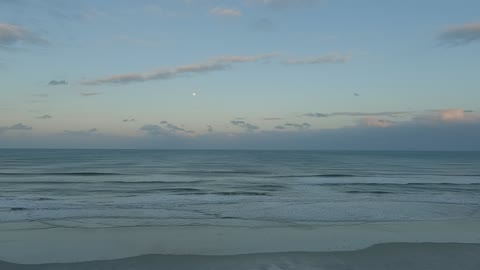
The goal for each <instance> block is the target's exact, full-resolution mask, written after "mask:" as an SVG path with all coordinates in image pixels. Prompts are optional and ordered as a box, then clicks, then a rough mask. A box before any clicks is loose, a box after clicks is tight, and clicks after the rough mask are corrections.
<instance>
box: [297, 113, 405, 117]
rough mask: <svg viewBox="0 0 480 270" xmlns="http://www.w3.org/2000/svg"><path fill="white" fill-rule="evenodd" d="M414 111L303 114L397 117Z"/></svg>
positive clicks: (314, 115) (308, 114)
mask: <svg viewBox="0 0 480 270" xmlns="http://www.w3.org/2000/svg"><path fill="white" fill-rule="evenodd" d="M411 113H413V112H409V111H397V112H334V113H306V114H302V116H308V117H318V118H323V117H334V116H354V117H357V116H359V117H368V116H389V117H397V116H400V115H406V114H411Z"/></svg>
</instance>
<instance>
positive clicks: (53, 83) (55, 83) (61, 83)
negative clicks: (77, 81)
mask: <svg viewBox="0 0 480 270" xmlns="http://www.w3.org/2000/svg"><path fill="white" fill-rule="evenodd" d="M67 84H68V82H67V81H65V80H61V81H56V80H51V81H49V82H48V85H53V86H57V85H67Z"/></svg>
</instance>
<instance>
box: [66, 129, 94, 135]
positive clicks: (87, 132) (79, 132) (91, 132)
mask: <svg viewBox="0 0 480 270" xmlns="http://www.w3.org/2000/svg"><path fill="white" fill-rule="evenodd" d="M63 133H64V134H69V135H77V136H89V135H94V134H98V129H97V128H92V129H88V130H64V131H63Z"/></svg>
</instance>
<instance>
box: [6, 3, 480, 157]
mask: <svg viewBox="0 0 480 270" xmlns="http://www.w3.org/2000/svg"><path fill="white" fill-rule="evenodd" d="M478 10H480V1H478V0H422V1H418V0H405V1H385V0H363V1H358V0H236V1H233V0H230V1H228V0H227V1H219V0H175V1H174V0H163V1H160V0H158V1H154V0H148V1H147V0H136V1H127V0H116V1H100V0H96V1H95V0H83V1H73V0H0V147H3V148H9V147H14V148H19V147H22V148H23V147H25V148H180V149H190V148H192V149H328V150H332V149H333V150H336V149H338V150H349V149H353V150H480V140H479V139H478V138H480V76H479V75H480V73H479V71H480V13H479V12H478Z"/></svg>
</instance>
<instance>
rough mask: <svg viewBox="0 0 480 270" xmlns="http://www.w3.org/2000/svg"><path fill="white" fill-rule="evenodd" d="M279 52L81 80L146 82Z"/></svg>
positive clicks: (266, 56)
mask: <svg viewBox="0 0 480 270" xmlns="http://www.w3.org/2000/svg"><path fill="white" fill-rule="evenodd" d="M277 55H278V54H276V53H269V54H263V55H256V56H220V57H215V58H212V59H210V60H208V61H206V62H202V63H197V64H190V65H183V66H178V67H173V68H164V69H160V70H157V71H153V72H150V73H129V74H120V75H114V76H110V77H105V78H98V79H94V80H87V81H83V82H81V84H83V85H102V84H127V83H132V82H145V81H152V80H167V79H173V78H176V77H178V76H181V75H193V74H202V73H208V72H212V71H221V70H226V69H229V68H230V67H231V65H232V64H235V63H248V62H258V61H260V60H266V59H270V58H273V57H276V56H277Z"/></svg>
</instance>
